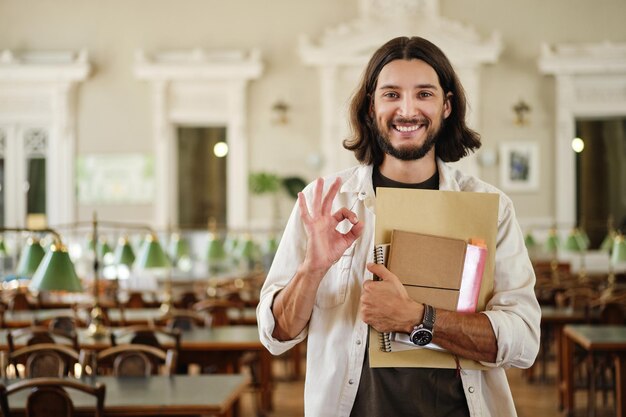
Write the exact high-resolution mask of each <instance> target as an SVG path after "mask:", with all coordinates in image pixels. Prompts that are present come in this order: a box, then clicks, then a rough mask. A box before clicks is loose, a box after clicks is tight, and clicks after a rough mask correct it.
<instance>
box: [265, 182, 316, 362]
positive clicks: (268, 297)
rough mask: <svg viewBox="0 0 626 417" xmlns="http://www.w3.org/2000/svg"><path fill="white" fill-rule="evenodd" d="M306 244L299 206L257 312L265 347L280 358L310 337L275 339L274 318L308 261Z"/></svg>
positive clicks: (290, 222) (301, 333) (295, 210)
mask: <svg viewBox="0 0 626 417" xmlns="http://www.w3.org/2000/svg"><path fill="white" fill-rule="evenodd" d="M307 189H310V187H307ZM305 190H306V189H305ZM306 241H307V237H306V232H305V230H304V225H303V224H302V221H301V220H300V210H299V208H298V204H297V203H296V204H295V206H294V208H293V210H292V212H291V215H290V216H289V220H288V221H287V225H286V226H285V229H284V232H283V236H282V238H281V240H280V244H279V245H278V249H277V251H276V255H275V256H274V260H273V262H272V266H271V267H270V270H269V272H268V274H267V277H266V279H265V283H264V284H263V288H262V289H261V294H260V299H259V305H258V306H257V311H256V314H257V322H258V326H259V337H260V340H261V343H263V345H264V346H265V347H266V348H267V350H269V351H270V353H272V354H273V355H280V354H281V353H283V352H285V351H287V350H289V349H290V348H292V347H293V346H295V345H297V344H298V343H300V342H301V341H303V340H304V339H305V338H306V336H307V334H308V328H305V329H304V330H303V331H302V332H300V334H298V335H297V336H296V337H295V338H294V339H292V340H287V341H280V340H277V339H275V338H274V337H273V336H272V333H273V332H274V327H275V325H276V322H275V319H274V314H273V313H272V305H273V303H274V297H276V295H277V294H278V293H279V292H280V291H281V290H282V289H283V288H285V287H286V286H287V284H288V283H289V281H291V279H292V278H293V276H294V275H295V273H296V271H297V269H298V266H299V265H300V264H301V263H302V261H303V260H304V254H305V250H306Z"/></svg>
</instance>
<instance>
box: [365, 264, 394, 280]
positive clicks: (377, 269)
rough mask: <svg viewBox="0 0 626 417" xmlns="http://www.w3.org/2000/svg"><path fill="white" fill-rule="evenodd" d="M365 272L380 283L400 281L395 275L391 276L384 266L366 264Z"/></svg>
mask: <svg viewBox="0 0 626 417" xmlns="http://www.w3.org/2000/svg"><path fill="white" fill-rule="evenodd" d="M367 270H368V271H370V272H371V273H372V274H374V275H375V276H377V277H378V278H380V280H381V281H398V282H399V281H400V280H399V279H398V277H397V276H396V275H395V274H393V273H392V272H391V271H389V270H388V269H387V268H386V267H385V265H382V264H376V263H368V264H367Z"/></svg>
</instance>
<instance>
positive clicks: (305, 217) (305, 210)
mask: <svg viewBox="0 0 626 417" xmlns="http://www.w3.org/2000/svg"><path fill="white" fill-rule="evenodd" d="M298 206H300V218H301V219H302V221H303V222H304V223H308V222H309V221H310V220H311V215H310V214H309V207H308V206H307V204H306V197H305V196H304V193H302V192H300V193H298Z"/></svg>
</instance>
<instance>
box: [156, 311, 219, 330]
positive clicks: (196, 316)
mask: <svg viewBox="0 0 626 417" xmlns="http://www.w3.org/2000/svg"><path fill="white" fill-rule="evenodd" d="M162 320H164V321H165V327H166V328H167V329H170V330H172V329H178V330H180V331H182V332H184V331H189V330H192V329H194V328H196V327H209V326H210V325H211V317H210V316H209V315H205V314H202V313H200V312H196V311H194V310H172V311H169V312H168V313H167V314H166V315H165V316H164V317H163V318H162Z"/></svg>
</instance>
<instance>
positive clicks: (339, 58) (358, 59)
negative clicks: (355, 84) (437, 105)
mask: <svg viewBox="0 0 626 417" xmlns="http://www.w3.org/2000/svg"><path fill="white" fill-rule="evenodd" d="M362 3H364V5H362V6H361V8H360V16H359V17H357V18H356V19H354V20H351V21H348V22H345V23H342V24H340V25H338V26H336V27H333V28H328V29H326V30H325V32H324V33H323V34H322V35H321V36H320V37H319V39H318V40H316V41H313V40H311V39H310V38H309V37H308V36H306V35H302V36H301V37H300V39H299V52H300V56H301V58H302V60H303V61H304V62H305V63H306V64H309V65H315V66H325V65H358V66H362V65H363V64H364V63H366V62H367V60H368V59H369V58H370V57H371V55H372V53H373V52H374V51H375V50H376V49H377V48H378V47H380V46H381V45H382V44H383V43H385V42H387V41H388V40H390V39H392V38H395V37H398V36H422V37H424V38H426V39H429V40H431V41H432V42H434V43H435V44H436V45H438V46H439V47H440V48H441V49H442V50H444V52H446V54H447V55H448V57H449V58H450V60H452V61H453V62H454V63H455V65H468V66H472V65H479V64H484V63H493V62H496V61H497V59H498V57H499V55H500V52H501V50H502V41H501V38H500V35H499V34H498V33H497V32H494V33H493V34H492V35H491V37H489V38H488V39H482V38H481V36H480V35H479V34H478V33H477V32H476V31H475V30H474V29H473V28H471V27H469V26H466V25H463V24H462V23H460V22H456V21H453V20H450V19H446V18H444V17H442V16H440V15H439V12H438V10H439V8H438V3H436V2H435V3H433V2H432V1H421V2H415V1H412V2H407V1H406V0H363V1H362ZM383 3H384V4H385V7H384V8H386V9H388V10H405V9H406V10H410V11H411V13H405V14H400V13H373V12H374V11H376V10H382V9H381V7H382V6H381V4H383ZM409 3H410V4H409ZM420 7H422V8H423V9H424V10H423V11H424V12H423V13H419V8H420ZM416 9H417V10H416Z"/></svg>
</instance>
